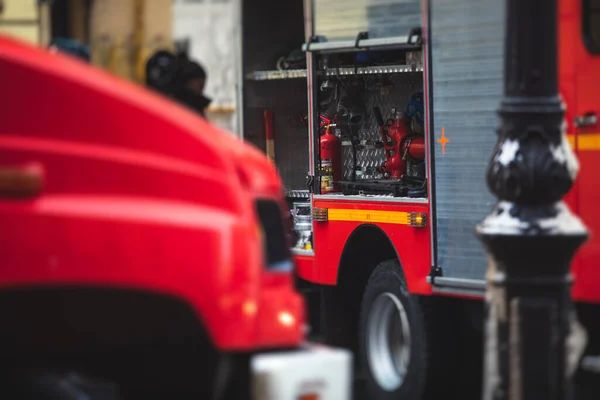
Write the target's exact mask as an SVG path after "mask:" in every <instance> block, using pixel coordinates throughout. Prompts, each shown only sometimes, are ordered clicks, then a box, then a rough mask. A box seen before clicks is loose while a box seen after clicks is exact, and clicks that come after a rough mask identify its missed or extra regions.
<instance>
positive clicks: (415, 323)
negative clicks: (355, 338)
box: [359, 260, 427, 400]
mask: <svg viewBox="0 0 600 400" xmlns="http://www.w3.org/2000/svg"><path fill="white" fill-rule="evenodd" d="M382 310H384V311H382ZM401 310H403V311H404V313H402V312H401ZM396 312H397V319H393V321H400V322H399V323H398V322H396V325H397V326H400V327H402V326H403V327H405V328H404V330H402V329H400V330H401V331H402V332H401V334H400V335H398V334H394V335H393V337H400V338H402V339H408V340H406V341H404V342H403V343H405V344H400V345H398V346H400V350H399V354H404V355H405V356H406V355H408V357H407V358H404V359H402V360H401V361H397V362H396V363H394V362H393V361H392V360H393V358H392V356H391V352H389V355H388V359H385V357H384V355H385V354H387V352H386V351H384V350H381V349H385V347H382V346H383V345H381V346H380V345H378V344H381V343H385V342H387V341H384V340H382V339H381V338H382V337H381V336H376V335H374V334H373V332H383V329H381V324H382V322H379V321H384V320H387V319H386V318H383V317H384V316H385V315H392V314H391V313H396ZM401 314H403V317H401ZM359 321H360V322H359V350H360V351H359V362H360V366H361V368H362V370H363V375H364V377H365V378H366V382H365V384H366V390H367V393H368V396H369V397H368V398H369V399H372V400H388V399H389V400H392V399H393V400H418V399H421V397H422V395H423V390H424V386H425V380H426V371H427V339H426V332H425V327H424V318H423V312H422V309H421V306H420V304H419V300H418V299H417V298H415V297H413V296H411V295H410V294H409V293H408V289H407V286H406V282H405V279H404V275H403V273H402V269H401V267H400V264H399V263H398V261H396V260H389V261H384V262H382V263H381V264H379V265H378V266H377V267H376V268H375V270H374V271H373V273H372V274H371V277H370V278H369V281H368V283H367V286H366V289H365V293H364V295H363V300H362V305H361V313H360V320H359ZM406 322H408V323H406ZM375 326H378V327H379V328H377V329H376V328H375ZM406 326H407V327H408V328H406ZM377 338H380V339H377ZM397 342H402V340H398V341H397ZM373 349H375V350H373ZM406 349H408V351H406ZM377 360H379V361H377ZM381 360H384V361H383V362H381ZM398 364H400V365H401V366H399V365H398ZM373 365H375V367H373ZM384 367H387V369H386V370H385V371H384V372H386V373H384V372H381V371H383V370H384ZM400 370H403V371H404V374H402V373H400V372H398V371H400ZM394 373H397V376H395V377H394ZM396 378H397V379H396Z"/></svg>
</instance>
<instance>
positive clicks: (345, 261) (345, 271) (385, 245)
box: [337, 224, 402, 294]
mask: <svg viewBox="0 0 600 400" xmlns="http://www.w3.org/2000/svg"><path fill="white" fill-rule="evenodd" d="M365 248H367V249H369V251H365ZM392 259H395V260H397V261H398V262H399V264H400V266H402V260H401V258H400V255H399V254H398V251H397V249H396V246H394V243H393V242H392V240H391V239H390V237H389V236H388V234H387V233H386V232H385V231H384V230H383V229H382V228H381V227H380V226H378V225H374V224H362V225H359V226H358V227H356V228H355V229H354V230H353V231H352V233H350V235H349V236H348V240H347V241H346V244H345V245H344V248H343V250H342V255H341V257H340V262H339V264H338V272H337V283H338V285H339V286H348V285H357V284H360V283H361V282H362V290H360V293H361V294H362V292H363V291H364V287H365V285H366V284H367V281H368V280H369V276H370V275H371V273H372V272H373V270H374V269H375V267H377V265H379V264H380V263H381V262H383V261H386V260H392ZM356 265H358V266H359V268H355V266H356ZM357 272H359V273H357Z"/></svg>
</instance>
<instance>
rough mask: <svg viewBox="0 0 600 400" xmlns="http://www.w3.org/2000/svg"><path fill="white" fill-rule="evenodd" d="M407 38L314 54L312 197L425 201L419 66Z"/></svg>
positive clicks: (417, 49) (415, 50)
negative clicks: (382, 45) (397, 42)
mask: <svg viewBox="0 0 600 400" xmlns="http://www.w3.org/2000/svg"><path fill="white" fill-rule="evenodd" d="M417 32H418V31H415V33H417ZM413 39H414V40H415V42H414V43H412V44H410V43H407V44H406V45H405V46H404V48H402V47H400V46H398V47H396V48H394V47H391V48H382V49H377V48H376V49H372V50H365V51H363V50H361V49H356V50H354V51H347V50H342V51H334V52H319V53H316V54H315V57H316V60H315V70H314V72H315V75H316V79H314V82H315V83H314V87H313V93H314V98H315V100H314V101H315V107H314V110H315V116H314V119H315V127H314V132H315V133H316V134H315V135H313V139H314V143H313V146H314V154H315V155H316V156H317V157H315V160H314V161H315V165H314V170H315V171H317V173H316V174H315V178H316V179H315V181H316V182H315V185H314V191H315V194H317V195H327V196H344V197H347V196H360V197H390V198H421V199H423V198H426V197H427V193H428V190H427V172H426V171H427V169H426V162H427V160H426V159H427V157H426V155H427V154H426V153H427V152H426V139H425V131H424V126H425V124H424V119H425V104H424V103H425V102H424V96H423V62H422V51H421V48H420V40H419V37H418V36H416V35H413Z"/></svg>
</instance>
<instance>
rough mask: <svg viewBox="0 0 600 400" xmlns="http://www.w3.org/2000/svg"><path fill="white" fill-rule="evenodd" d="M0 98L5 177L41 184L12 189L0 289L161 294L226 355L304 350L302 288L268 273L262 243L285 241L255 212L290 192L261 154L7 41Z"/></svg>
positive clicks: (6, 189)
mask: <svg viewBox="0 0 600 400" xmlns="http://www.w3.org/2000/svg"><path fill="white" fill-rule="evenodd" d="M0 86H1V87H2V90H3V96H2V104H1V105H2V108H3V110H5V112H4V113H3V117H2V120H1V121H0V168H1V169H2V174H3V176H5V177H9V176H20V175H22V174H23V173H26V172H27V171H28V170H30V169H32V168H33V169H32V170H33V171H35V173H37V174H38V178H39V180H41V183H42V186H41V188H40V189H39V193H37V195H36V196H33V197H11V194H12V192H11V190H12V189H11V187H10V185H9V184H8V183H7V182H10V181H7V180H6V179H5V180H4V181H3V182H2V183H3V185H2V187H1V188H0V189H1V191H0V192H1V195H2V199H1V200H0V226H2V229H1V230H0V232H1V233H0V237H1V239H2V248H3V251H2V252H3V257H2V261H1V262H0V263H1V264H2V268H0V270H1V272H0V287H2V288H4V289H11V288H12V289H15V288H21V287H39V288H44V287H55V286H65V285H66V286H77V287H80V286H83V287H94V286H95V287H98V286H100V287H115V288H122V289H126V288H129V289H131V290H145V291H150V292H156V293H162V294H165V295H171V296H174V297H176V298H179V299H180V300H182V301H184V302H186V303H187V304H189V305H190V307H191V308H192V309H193V310H194V312H195V313H196V314H197V317H198V320H199V323H201V324H203V325H205V327H206V330H207V331H208V332H209V334H210V337H211V340H212V341H213V343H214V345H215V346H216V347H217V348H220V349H224V350H225V349H226V350H230V351H231V350H252V349H259V348H264V347H272V348H273V347H274V348H281V347H282V346H283V347H290V346H291V347H293V346H296V345H298V344H299V343H301V342H302V340H303V334H302V325H303V320H304V311H303V305H302V301H301V298H300V297H299V296H298V295H297V294H296V293H295V292H294V290H293V286H292V277H291V275H290V273H289V271H287V272H286V271H284V272H278V271H270V270H269V265H266V254H265V253H268V250H267V251H266V252H265V249H264V247H263V246H264V244H265V236H266V237H267V238H268V236H269V235H273V234H275V235H281V234H283V231H282V230H281V231H280V232H278V233H276V232H273V230H272V229H271V231H269V229H270V228H269V227H268V226H267V225H268V224H265V222H268V221H267V220H268V218H272V217H274V215H270V216H268V215H267V216H263V215H258V214H259V213H258V212H257V209H256V207H257V206H256V204H257V202H258V201H267V202H271V203H274V204H277V205H278V206H277V207H275V213H276V214H277V213H279V215H278V216H277V215H275V217H280V216H281V208H280V204H281V202H282V198H281V192H282V187H281V182H280V180H279V178H278V176H277V173H276V171H275V169H274V168H273V167H272V166H271V165H270V163H269V162H268V160H266V159H265V158H264V157H263V156H262V155H260V154H259V153H258V151H256V150H253V149H251V148H249V146H247V145H245V144H243V142H241V141H240V140H239V139H236V138H235V137H233V136H231V135H230V134H228V133H226V132H223V131H220V130H219V129H217V128H215V127H213V126H212V125H210V124H209V123H207V122H206V121H204V120H203V119H202V118H200V117H198V116H196V115H195V114H194V113H192V112H191V111H188V110H186V109H184V108H183V107H181V106H178V105H176V104H174V103H172V102H171V101H169V100H167V99H164V98H162V97H160V96H158V95H155V94H152V93H149V92H148V91H146V90H145V89H143V88H140V87H137V86H135V85H133V84H131V83H127V82H123V81H121V80H120V79H117V78H115V77H112V76H110V75H108V74H107V73H104V72H102V71H99V70H97V69H95V68H93V67H91V66H88V65H86V64H84V63H82V62H79V61H78V60H74V59H71V58H70V57H65V56H62V55H58V54H52V53H50V52H47V51H44V50H42V49H35V48H33V47H30V46H27V45H24V44H21V43H19V42H16V41H14V40H11V39H8V38H4V37H1V38H0ZM7 179H9V178H7ZM265 218H266V219H265ZM261 224H262V229H263V230H265V231H266V232H262V233H261ZM281 229H283V228H281ZM234 327H235V328H234Z"/></svg>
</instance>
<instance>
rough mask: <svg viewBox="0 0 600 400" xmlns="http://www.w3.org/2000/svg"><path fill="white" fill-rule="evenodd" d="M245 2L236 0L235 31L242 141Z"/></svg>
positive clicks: (238, 117) (240, 136)
mask: <svg viewBox="0 0 600 400" xmlns="http://www.w3.org/2000/svg"><path fill="white" fill-rule="evenodd" d="M242 1H243V0H236V7H235V10H236V13H235V15H234V18H235V20H236V22H237V24H235V29H236V30H237V32H236V33H235V36H236V39H235V47H236V49H235V54H236V55H237V57H238V62H236V69H237V71H236V75H237V83H236V88H235V89H236V96H237V104H238V107H236V112H237V116H236V117H237V127H236V128H237V134H238V136H239V138H240V139H244V50H243V48H244V42H243V41H244V38H243V23H244V21H243V17H242V14H243V8H242V7H243V5H242Z"/></svg>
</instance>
